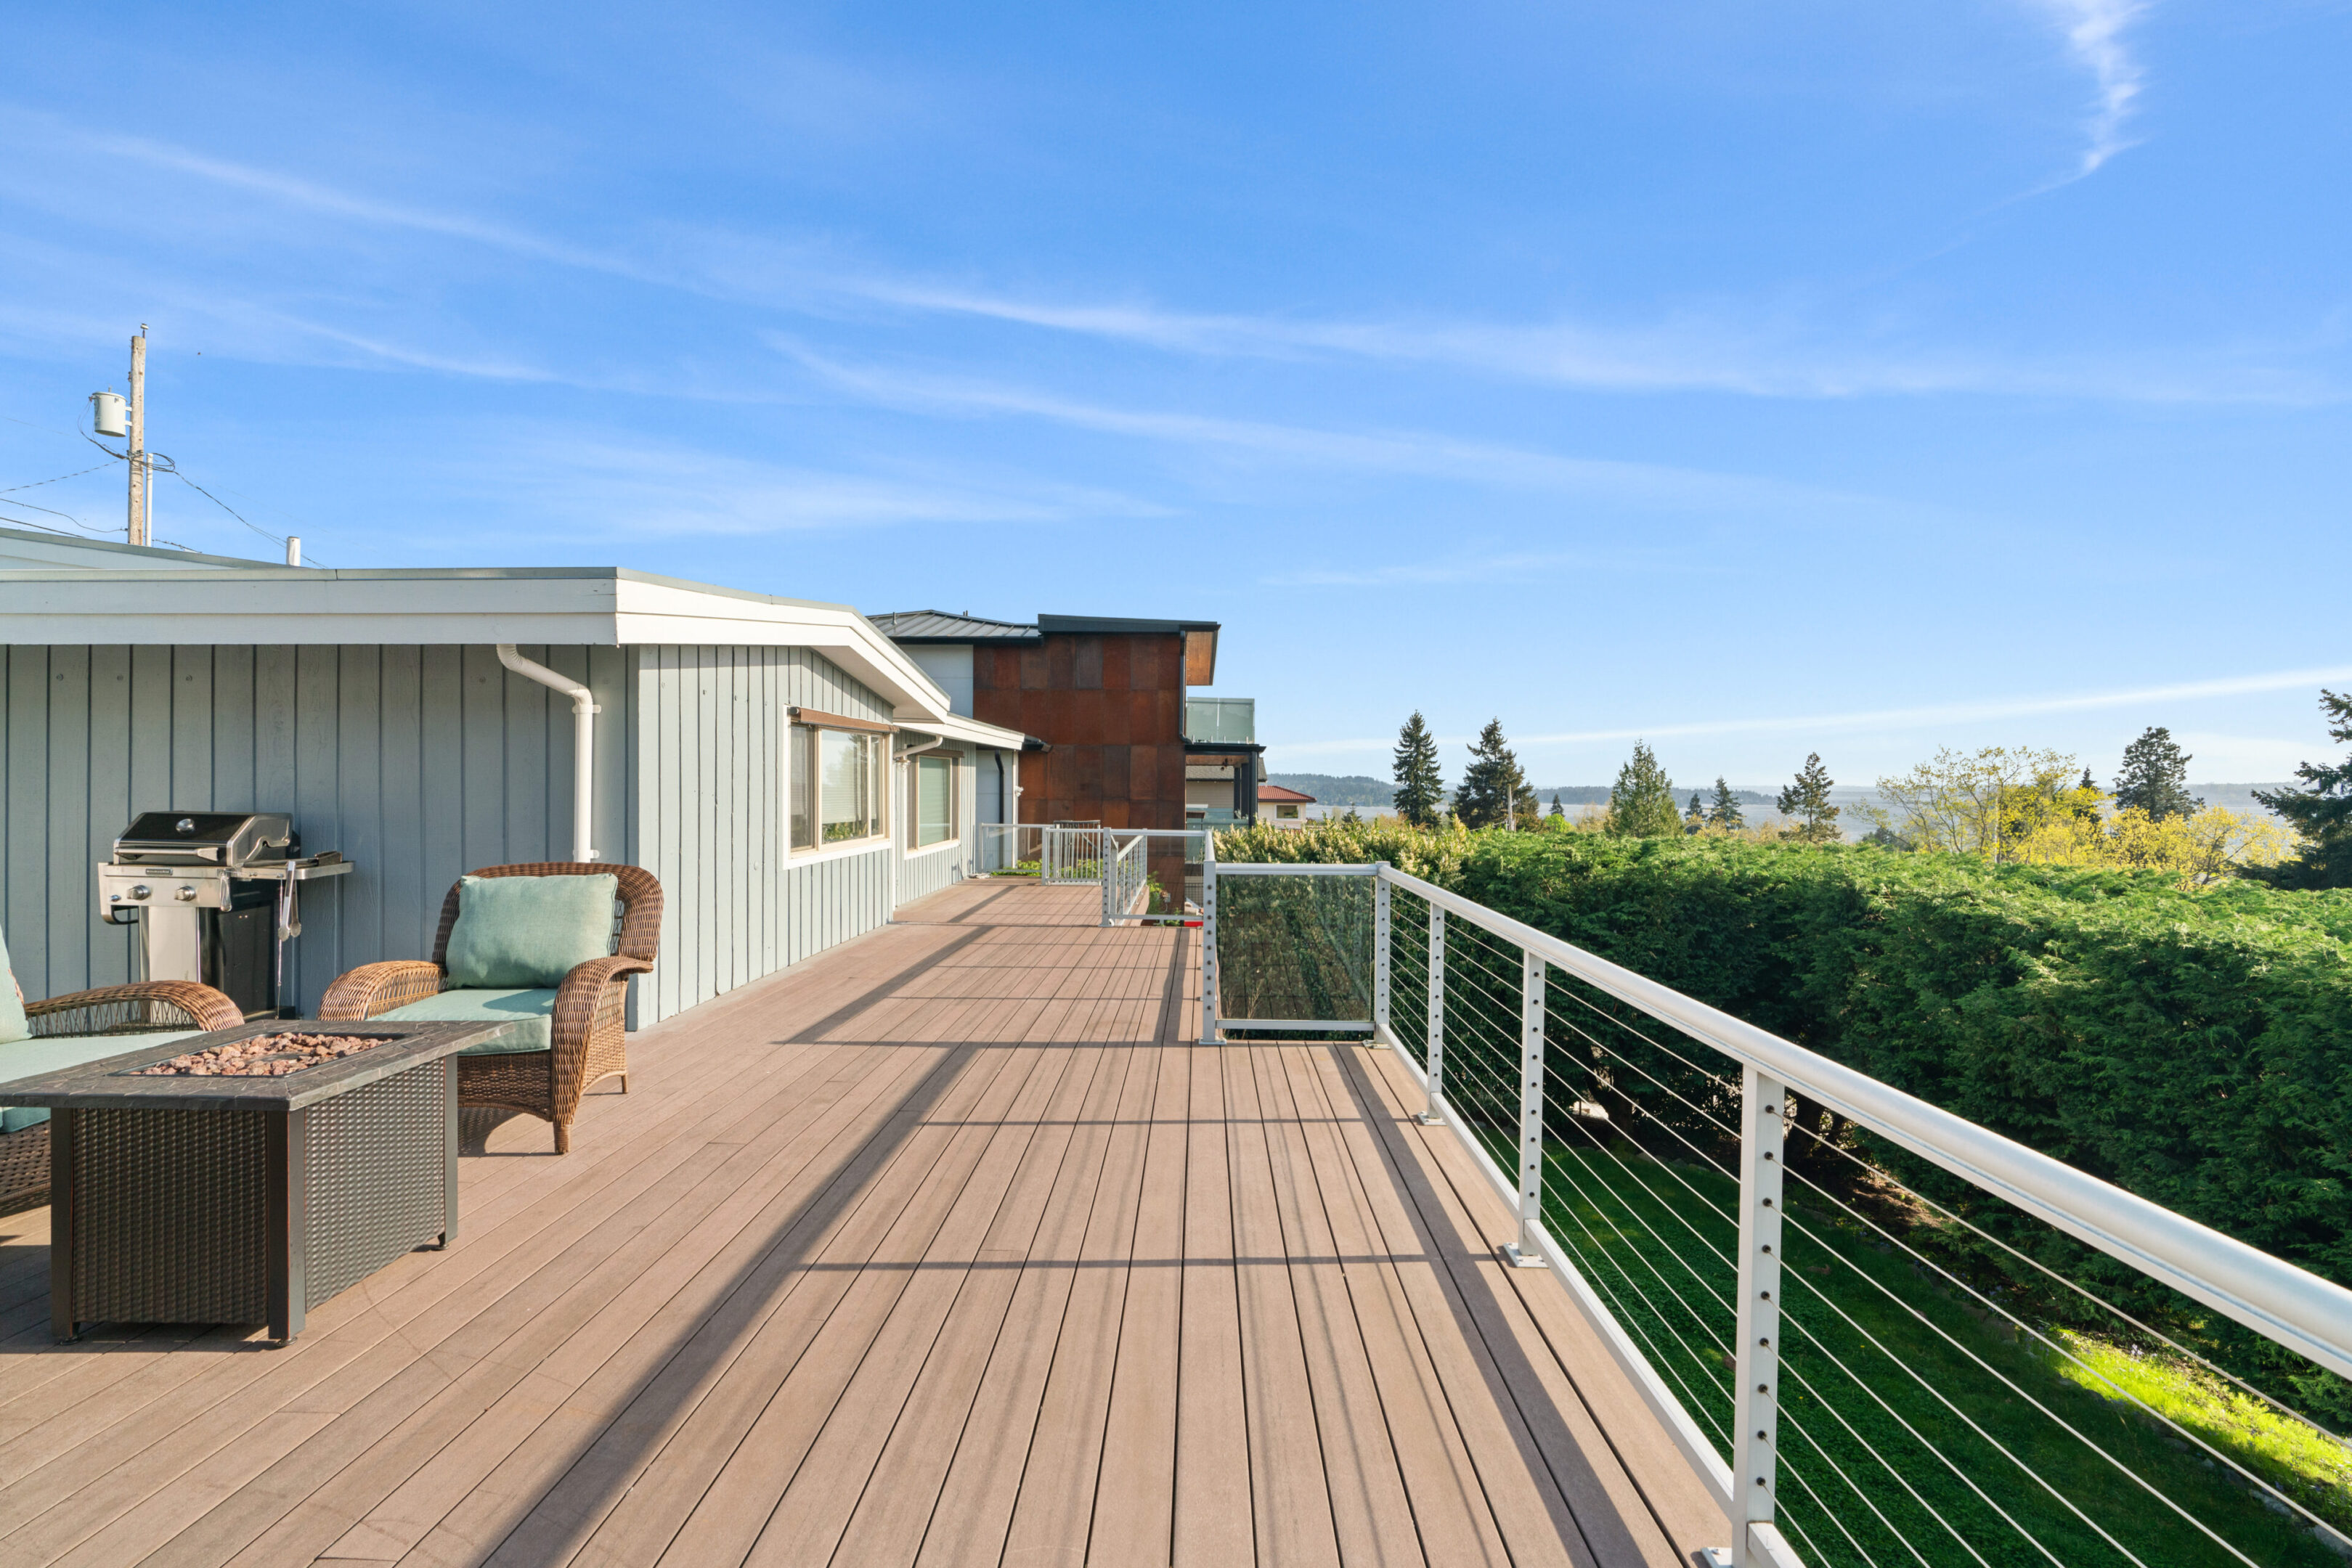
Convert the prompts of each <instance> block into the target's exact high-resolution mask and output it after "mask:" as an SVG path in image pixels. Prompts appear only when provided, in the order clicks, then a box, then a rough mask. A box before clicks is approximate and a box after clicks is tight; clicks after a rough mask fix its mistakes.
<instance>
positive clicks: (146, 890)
mask: <svg viewBox="0 0 2352 1568" xmlns="http://www.w3.org/2000/svg"><path fill="white" fill-rule="evenodd" d="M154 891H155V890H154V889H153V888H151V887H149V886H148V885H147V884H146V883H143V882H142V883H140V884H139V885H138V886H137V887H134V888H132V889H131V897H133V898H145V897H147V896H148V895H149V894H152V893H153V892H154Z"/></svg>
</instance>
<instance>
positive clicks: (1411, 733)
mask: <svg viewBox="0 0 2352 1568" xmlns="http://www.w3.org/2000/svg"><path fill="white" fill-rule="evenodd" d="M1394 777H1395V779H1396V795H1395V805H1396V809H1397V815H1398V816H1400V817H1402V818H1403V819H1404V820H1405V821H1407V822H1409V823H1411V824H1412V826H1414V827H1416V828H1430V827H1434V826H1436V825H1437V813H1438V810H1439V808H1440V807H1442V806H1443V805H1444V800H1445V780H1444V778H1443V777H1442V776H1441V775H1440V774H1439V773H1438V770H1437V737H1435V736H1433V735H1431V734H1430V733H1429V726H1428V725H1427V724H1426V723H1424V722H1423V719H1422V716H1421V710H1420V709H1418V708H1416V709H1414V710H1413V715H1412V717H1411V718H1409V719H1407V720H1405V721H1404V727H1403V728H1402V729H1400V730H1398V731H1397V744H1396V772H1395V775H1394Z"/></svg>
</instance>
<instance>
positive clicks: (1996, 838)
mask: <svg viewBox="0 0 2352 1568" xmlns="http://www.w3.org/2000/svg"><path fill="white" fill-rule="evenodd" d="M2073 776H2074V758H2072V757H2068V756H2066V755H2064V754H2063V753H2062V752H2056V751H2046V750H2041V749H2038V748H2036V747H2018V748H2016V749H2014V750H2012V749H2011V748H2010V747H2003V746H1988V747H1984V748H1983V749H1982V750H1979V751H1976V752H1972V753H1966V754H1964V753H1961V752H1958V751H1954V750H1952V749H1951V748H1950V747H1944V748H1943V749H1941V750H1939V751H1937V753H1936V755H1935V757H1934V758H1933V759H1932V760H1929V761H1927V762H1922V763H1920V764H1919V765H1918V766H1917V767H1916V768H1912V769H1911V771H1910V772H1908V773H1904V774H1899V775H1896V776H1894V777H1891V778H1882V779H1879V780H1878V799H1877V800H1874V801H1865V802H1864V804H1863V806H1862V807H1861V811H1862V815H1863V817H1864V819H1865V820H1866V821H1870V822H1871V823H1873V824H1874V826H1877V827H1882V828H1885V829H1886V830H1887V831H1890V832H1893V833H1895V834H1896V835H1897V836H1899V837H1901V838H1904V839H1907V840H1908V841H1910V842H1911V845H1912V847H1913V848H1915V849H1919V850H1941V851H1944V852H1948V853H1954V854H1974V855H1982V856H1983V857H1984V858H1985V859H1987V860H1990V861H2000V860H2001V859H2003V858H2005V857H2004V855H2003V852H2002V849H2003V844H2004V842H2005V841H2010V840H2014V839H2017V838H2020V837H2021V836H2023V835H2027V834H2031V833H2032V832H2035V831H2039V830H2040V828H2041V825H2042V823H2043V822H2044V821H2047V820H2049V819H2050V818H2051V817H2053V816H2054V815H2057V814H2059V813H2062V812H2063V813H2065V814H2068V815H2074V814H2076V813H2075V812H2074V807H2075V806H2076V805H2077V804H2078V803H2079V802H2077V801H2076V800H2075V799H2074V790H2073V789H2070V788H2069V785H2070V782H2071V780H2072V779H2073ZM1784 799H1785V797H1784Z"/></svg>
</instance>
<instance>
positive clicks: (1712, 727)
mask: <svg viewBox="0 0 2352 1568" xmlns="http://www.w3.org/2000/svg"><path fill="white" fill-rule="evenodd" d="M2347 681H2352V665H2336V666H2333V667H2328V668H2323V669H2314V670H2274V671H2272V672H2270V673H2269V674H2256V675H2224V676H2221V677H2219V678H2217V679H2213V680H2208V681H2184V682H2179V683H2176V684H2174V685H2161V686H2133V687H2129V688H2126V689H2124V690H2120V691H2107V692H2070V693H2063V694H2059V695H2045V696H2013V697H1990V698H1985V699H1982V700H1979V701H1975V702H1958V703H1936V704H1931V705H1927V706H1919V707H1896V708H1867V709H1861V710H1857V711H1854V712H1850V713H1814V714H1788V715H1780V716H1762V717H1756V718H1709V719H1697V720H1685V721H1682V722H1678V723H1672V724H1651V725H1640V726H1635V727H1629V728H1622V729H1582V730H1564V731H1561V732H1559V733H1556V734H1551V735H1526V736H1515V737H1512V738H1513V744H1514V745H1517V746H1521V747H1530V746H1577V745H1584V744H1589V743H1592V742H1597V741H1612V740H1664V739H1673V738H1675V737H1684V736H1712V735H1758V734H1774V733H1784V732H1790V731H1796V732H1801V733H1806V734H1818V733H1822V732H1825V731H1832V730H1852V729H1920V728H1925V727H1928V726H1931V725H1948V724H1969V723H1977V722H1981V721H1983V720H1987V719H2001V718H2025V717H2031V716H2035V715H2039V714H2053V713H2080V712H2085V711H2089V710H2092V709H2096V708H2114V707H2130V706H2134V705H2136V704H2140V703H2157V702H2194V701H2198V700H2200V699H2204V698H2212V697H2231V696H2247V695H2253V694H2255V693H2259V692H2278V691H2292V690H2294V689H2295V688H2297V687H2310V688H2317V687H2319V686H2322V685H2342V684H2344V683H2345V682H2347ZM1440 738H1441V739H1442V741H1443V742H1444V744H1445V745H1448V746H1452V745H1456V744H1464V745H1466V744H1467V743H1468V742H1469V741H1470V739H1471V738H1472V737H1469V736H1445V737H1440ZM1395 744H1396V737H1394V736H1387V737H1378V738H1373V739H1362V740H1310V741H1303V742H1300V743H1298V744H1297V745H1285V746H1283V747H1279V750H1280V751H1281V754H1282V755H1283V756H1285V757H1308V756H1339V755H1344V754H1348V753H1355V752H1370V751H1381V750H1385V749H1387V748H1388V747H1392V746H1394V745H1395Z"/></svg>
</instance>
